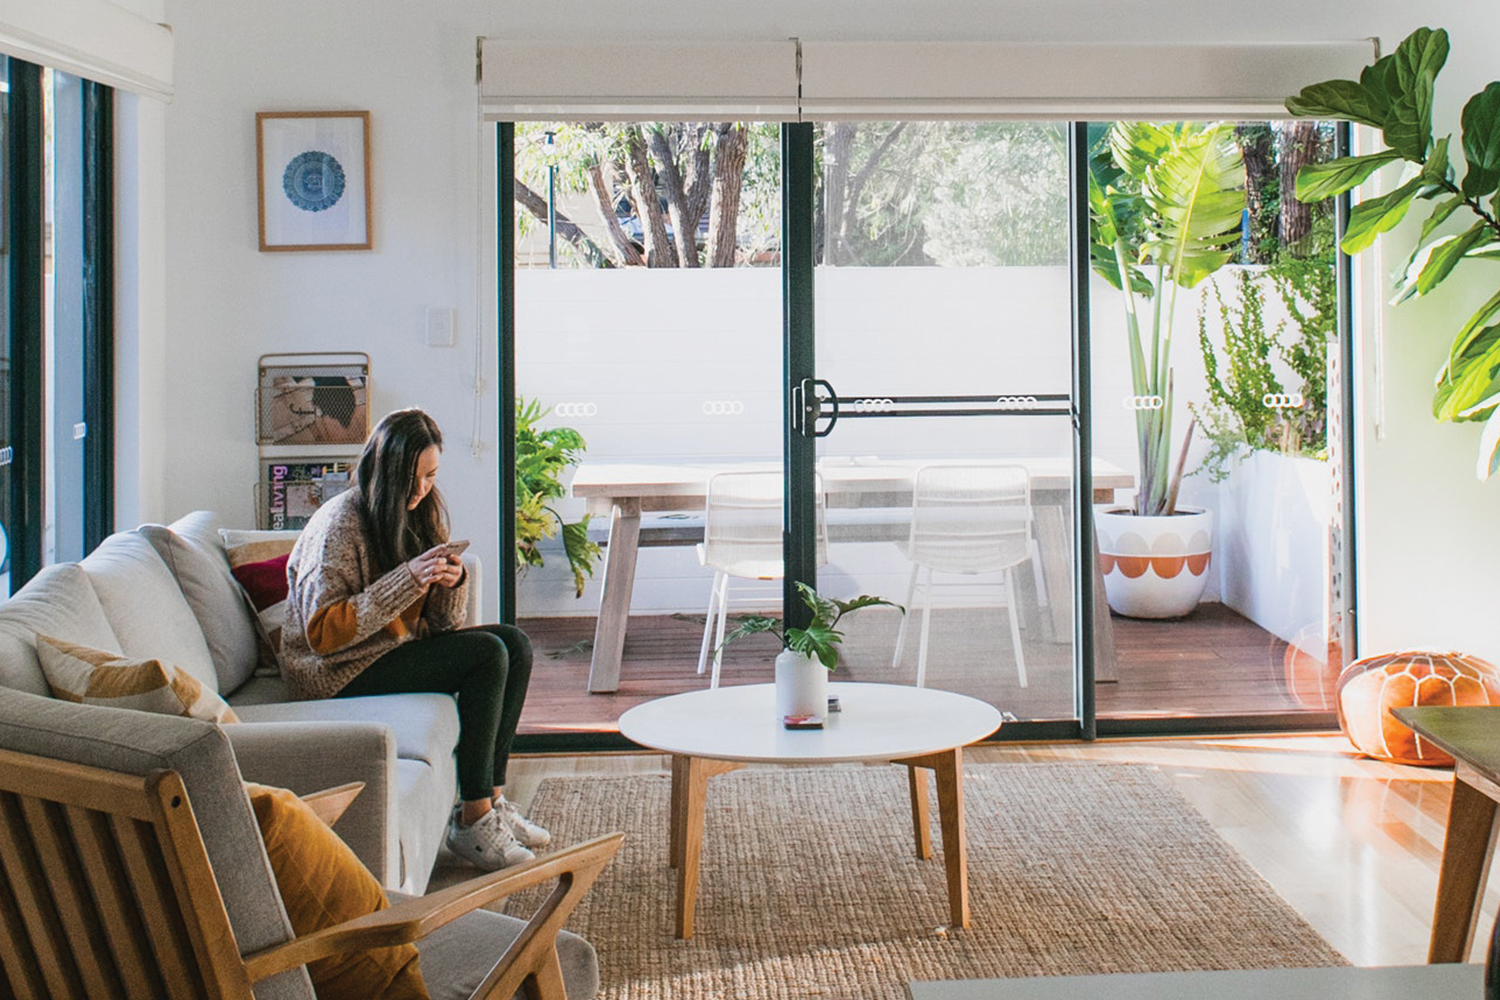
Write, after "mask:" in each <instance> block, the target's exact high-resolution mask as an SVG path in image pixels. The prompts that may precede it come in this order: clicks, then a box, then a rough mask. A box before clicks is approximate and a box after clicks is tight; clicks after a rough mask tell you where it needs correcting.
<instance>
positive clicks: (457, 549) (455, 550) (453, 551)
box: [447, 538, 469, 556]
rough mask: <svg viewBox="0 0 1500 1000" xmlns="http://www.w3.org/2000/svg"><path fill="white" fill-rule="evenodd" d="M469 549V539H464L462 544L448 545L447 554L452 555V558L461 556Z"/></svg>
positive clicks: (450, 543)
mask: <svg viewBox="0 0 1500 1000" xmlns="http://www.w3.org/2000/svg"><path fill="white" fill-rule="evenodd" d="M468 547H469V540H468V539H467V538H466V539H464V540H463V541H461V542H449V543H448V545H447V550H448V552H447V554H448V555H450V556H456V555H460V554H461V553H462V552H463V550H464V549H466V548H468Z"/></svg>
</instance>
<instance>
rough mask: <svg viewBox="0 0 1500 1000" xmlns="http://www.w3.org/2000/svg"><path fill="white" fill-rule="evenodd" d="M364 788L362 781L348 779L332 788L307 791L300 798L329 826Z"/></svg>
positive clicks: (336, 820)
mask: <svg viewBox="0 0 1500 1000" xmlns="http://www.w3.org/2000/svg"><path fill="white" fill-rule="evenodd" d="M364 790H365V783H364V782H363V781H350V782H348V783H346V784H342V785H335V786H334V787H332V788H325V789H323V790H322V791H321V792H309V793H308V794H306V795H303V796H300V798H301V799H302V801H303V802H306V803H307V807H308V808H309V809H311V810H312V811H313V815H314V816H316V817H318V819H320V820H322V821H323V825H324V826H327V827H330V828H331V827H332V826H333V824H335V823H337V822H338V821H339V817H340V816H342V815H344V813H345V812H346V811H347V810H348V808H349V807H350V806H351V805H353V804H354V800H355V799H357V798H359V793H360V792H362V791H364Z"/></svg>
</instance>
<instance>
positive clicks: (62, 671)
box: [36, 635, 240, 723]
mask: <svg viewBox="0 0 1500 1000" xmlns="http://www.w3.org/2000/svg"><path fill="white" fill-rule="evenodd" d="M36 652H37V658H38V659H40V660H41V661H42V673H43V674H45V675H46V677H47V686H48V687H50V688H51V689H52V697H54V698H59V699H61V700H63V701H71V702H76V703H78V704H83V705H108V706H109V707H111V708H133V709H136V710H137V711H141V712H156V713H158V714H161V715H186V716H190V717H192V718H194V719H203V720H204V721H205V722H219V723H224V722H238V721H240V720H239V718H238V717H237V716H236V715H235V714H234V710H233V709H231V708H230V707H229V706H228V705H227V704H226V703H225V702H224V699H223V698H220V697H219V696H218V695H217V694H215V693H214V692H212V691H210V690H209V689H208V688H206V687H204V686H203V685H202V684H201V683H200V682H199V681H198V679H197V678H195V677H193V676H192V675H191V674H189V673H188V672H187V671H185V670H182V669H180V668H178V667H175V666H173V665H172V664H170V663H163V662H162V661H161V660H140V659H134V658H132V657H128V656H121V655H119V654H118V653H106V652H104V651H103V650H100V649H90V648H89V647H88V646H79V645H77V644H75V643H71V642H64V641H63V640H61V639H54V638H53V637H52V636H50V635H38V636H37V637H36Z"/></svg>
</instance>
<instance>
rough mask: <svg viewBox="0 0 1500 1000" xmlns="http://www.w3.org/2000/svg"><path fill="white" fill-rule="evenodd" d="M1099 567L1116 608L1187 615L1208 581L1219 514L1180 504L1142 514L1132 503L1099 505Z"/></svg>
mask: <svg viewBox="0 0 1500 1000" xmlns="http://www.w3.org/2000/svg"><path fill="white" fill-rule="evenodd" d="M1094 528H1095V534H1096V537H1097V539H1098V542H1099V570H1100V572H1101V573H1102V574H1103V576H1104V594H1105V597H1106V599H1107V600H1108V601H1109V606H1110V609H1111V610H1113V611H1114V612H1116V613H1117V614H1122V615H1125V616H1126V617H1128V618H1181V617H1182V616H1183V615H1185V614H1188V613H1189V612H1191V611H1192V610H1193V609H1194V608H1196V607H1197V606H1198V601H1199V599H1201V598H1202V597H1203V588H1204V586H1205V585H1207V583H1208V564H1209V556H1210V553H1211V550H1212V548H1213V537H1214V532H1213V529H1214V523H1213V514H1212V513H1211V512H1209V511H1206V510H1195V509H1190V508H1178V511H1177V513H1175V514H1169V515H1164V516H1160V517H1141V516H1139V515H1136V514H1132V513H1130V511H1129V508H1126V507H1119V506H1115V505H1111V504H1104V505H1100V506H1098V507H1095V508H1094Z"/></svg>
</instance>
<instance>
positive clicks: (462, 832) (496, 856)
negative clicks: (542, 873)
mask: <svg viewBox="0 0 1500 1000" xmlns="http://www.w3.org/2000/svg"><path fill="white" fill-rule="evenodd" d="M462 810H463V807H462V806H454V807H453V816H452V818H451V819H449V820H448V837H447V841H448V850H450V851H452V852H453V853H454V854H456V855H457V856H458V857H460V858H463V859H464V860H465V861H467V862H469V863H470V864H471V865H477V866H478V867H480V868H483V869H485V870H486V871H497V870H498V869H501V868H509V867H510V866H511V865H519V864H522V863H524V862H527V861H530V860H531V859H532V858H534V857H536V855H535V854H532V853H531V851H529V850H527V849H526V847H524V846H523V845H522V844H521V843H520V842H519V841H518V840H516V837H515V834H513V833H511V832H510V824H509V823H507V822H505V818H504V817H503V816H502V815H501V814H500V811H499V810H498V809H491V810H490V811H489V812H487V813H485V814H484V815H483V816H481V817H479V818H478V819H477V820H475V821H474V822H473V823H470V824H469V825H468V826H464V825H463V823H462V822H460V819H461V817H462V815H463V813H462Z"/></svg>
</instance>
